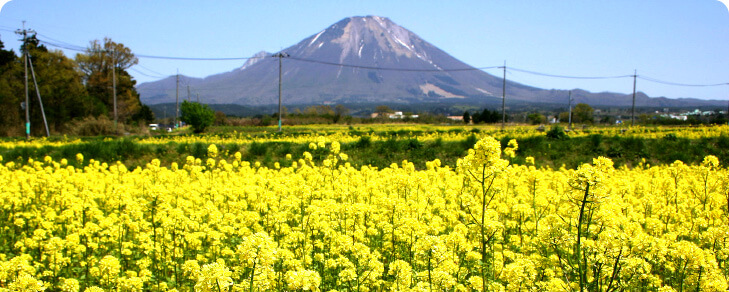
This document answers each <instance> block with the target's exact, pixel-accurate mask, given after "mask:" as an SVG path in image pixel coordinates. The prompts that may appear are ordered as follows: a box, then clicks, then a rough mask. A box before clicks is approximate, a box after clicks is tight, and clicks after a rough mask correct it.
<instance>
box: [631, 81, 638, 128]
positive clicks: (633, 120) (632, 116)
mask: <svg viewBox="0 0 729 292" xmlns="http://www.w3.org/2000/svg"><path fill="white" fill-rule="evenodd" d="M637 79H638V70H635V73H633V109H632V110H631V113H630V126H631V127H632V126H633V124H635V86H636V83H637Z"/></svg>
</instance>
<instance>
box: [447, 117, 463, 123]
mask: <svg viewBox="0 0 729 292" xmlns="http://www.w3.org/2000/svg"><path fill="white" fill-rule="evenodd" d="M448 119H449V120H454V121H459V122H463V116H448Z"/></svg>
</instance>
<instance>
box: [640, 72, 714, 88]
mask: <svg viewBox="0 0 729 292" xmlns="http://www.w3.org/2000/svg"><path fill="white" fill-rule="evenodd" d="M638 78H640V79H643V80H645V81H650V82H655V83H660V84H665V85H673V86H684V87H713V86H724V85H729V83H715V84H686V83H676V82H669V81H662V80H658V79H655V78H651V77H646V76H640V75H639V76H638Z"/></svg>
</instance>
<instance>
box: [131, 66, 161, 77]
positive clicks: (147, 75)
mask: <svg viewBox="0 0 729 292" xmlns="http://www.w3.org/2000/svg"><path fill="white" fill-rule="evenodd" d="M129 70H132V71H134V72H137V73H138V74H139V75H142V76H146V77H149V78H167V77H168V76H162V75H149V74H146V73H144V72H142V71H139V70H137V69H135V68H129Z"/></svg>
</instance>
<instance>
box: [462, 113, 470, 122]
mask: <svg viewBox="0 0 729 292" xmlns="http://www.w3.org/2000/svg"><path fill="white" fill-rule="evenodd" d="M463 122H464V123H465V124H470V123H471V114H469V113H468V111H465V112H463Z"/></svg>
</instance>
